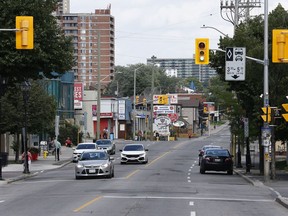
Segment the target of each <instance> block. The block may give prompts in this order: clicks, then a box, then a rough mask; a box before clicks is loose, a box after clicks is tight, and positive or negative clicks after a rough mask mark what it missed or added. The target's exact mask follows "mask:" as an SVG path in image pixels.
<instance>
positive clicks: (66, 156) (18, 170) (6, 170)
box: [0, 146, 73, 185]
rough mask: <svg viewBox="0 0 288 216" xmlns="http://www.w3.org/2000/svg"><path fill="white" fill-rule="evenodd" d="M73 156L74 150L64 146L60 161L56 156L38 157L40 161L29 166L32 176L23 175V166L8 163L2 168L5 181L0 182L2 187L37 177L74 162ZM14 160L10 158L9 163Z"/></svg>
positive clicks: (12, 157)
mask: <svg viewBox="0 0 288 216" xmlns="http://www.w3.org/2000/svg"><path fill="white" fill-rule="evenodd" d="M72 154H73V149H72V148H67V147H66V146H62V148H61V155H60V161H56V160H55V155H49V156H47V157H46V158H44V157H43V154H41V156H38V160H36V161H32V163H31V165H30V166H29V171H30V174H23V164H12V163H10V164H9V163H8V166H6V167H2V179H3V180H0V185H1V184H9V183H11V182H14V181H18V180H21V179H25V178H29V177H32V176H35V175H37V174H38V173H40V172H42V171H44V170H51V169H57V168H59V167H62V166H65V165H66V164H68V163H70V162H71V161H72ZM14 159H15V158H14V156H9V161H13V160H14Z"/></svg>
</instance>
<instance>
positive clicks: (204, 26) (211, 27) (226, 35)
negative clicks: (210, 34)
mask: <svg viewBox="0 0 288 216" xmlns="http://www.w3.org/2000/svg"><path fill="white" fill-rule="evenodd" d="M200 28H210V29H214V30H216V31H218V32H219V33H220V34H222V35H224V36H225V37H228V38H229V36H228V34H225V33H223V32H222V31H220V30H219V29H217V28H215V27H213V26H206V25H203V26H201V27H200Z"/></svg>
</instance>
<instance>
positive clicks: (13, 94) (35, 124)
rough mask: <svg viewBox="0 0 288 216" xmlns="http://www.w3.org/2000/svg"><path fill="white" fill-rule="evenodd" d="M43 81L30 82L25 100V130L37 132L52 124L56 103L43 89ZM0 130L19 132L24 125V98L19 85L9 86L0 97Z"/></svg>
mask: <svg viewBox="0 0 288 216" xmlns="http://www.w3.org/2000/svg"><path fill="white" fill-rule="evenodd" d="M43 85H44V83H40V82H37V81H32V82H31V89H30V91H29V92H28V95H29V98H28V101H27V132H28V133H30V134H37V133H41V132H45V131H48V130H49V129H50V128H51V127H54V126H53V124H52V123H53V121H54V118H55V115H56V103H55V100H54V98H53V97H52V96H49V95H48V94H47V92H46V91H45V90H44V89H43V87H42V86H43ZM1 108H2V109H1V113H2V118H1V124H2V127H1V132H2V133H3V132H8V131H9V132H10V133H12V134H17V133H21V129H22V128H23V127H24V120H25V119H24V117H25V115H24V114H25V113H24V110H25V109H24V100H23V94H22V92H21V89H20V86H19V85H18V86H15V87H10V88H9V89H8V90H7V92H6V94H5V95H4V96H3V97H2V98H1Z"/></svg>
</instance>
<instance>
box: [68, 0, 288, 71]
mask: <svg viewBox="0 0 288 216" xmlns="http://www.w3.org/2000/svg"><path fill="white" fill-rule="evenodd" d="M226 1H228V2H229V3H230V2H231V0H223V2H224V3H225V2H226ZM242 1H244V2H245V1H247V0H242ZM253 1H256V2H258V1H259V0H250V2H253ZM260 1H261V2H262V4H261V8H254V9H252V10H251V14H252V15H259V14H263V13H264V3H263V2H264V1H265V0H260ZM267 1H268V10H269V12H270V11H272V10H273V9H275V7H276V6H277V5H278V4H279V3H280V4H281V5H282V6H283V7H284V8H285V10H288V0H267ZM220 2H221V0H70V12H71V13H95V9H106V8H107V7H108V5H110V4H111V15H112V16H113V17H114V18H115V63H116V65H121V66H128V65H131V64H138V63H145V64H146V61H147V59H148V58H151V57H152V56H153V55H154V56H156V57H157V58H193V54H194V53H195V39H196V38H202V37H205V38H209V41H210V48H212V49H213V48H217V43H218V41H219V38H220V36H221V33H220V32H218V31H217V30H215V29H211V28H201V26H203V25H205V26H210V27H214V28H216V29H218V30H219V31H221V32H222V33H224V34H228V36H229V37H233V31H234V27H233V25H232V24H231V23H230V22H228V21H226V20H224V19H223V18H222V17H221V14H222V15H223V16H224V17H226V13H225V12H226V11H225V10H223V11H222V12H223V13H221V9H220ZM234 2H235V1H234ZM222 36H223V35H222Z"/></svg>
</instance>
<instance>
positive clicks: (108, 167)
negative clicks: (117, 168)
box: [75, 149, 114, 179]
mask: <svg viewBox="0 0 288 216" xmlns="http://www.w3.org/2000/svg"><path fill="white" fill-rule="evenodd" d="M113 160H114V158H113V157H110V155H109V154H108V153H107V151H105V150H94V149H93V150H87V151H85V152H83V153H82V154H81V156H80V158H79V160H78V163H77V164H76V166H75V178H76V179H80V178H81V177H96V176H103V177H108V178H112V177H114V164H113Z"/></svg>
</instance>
